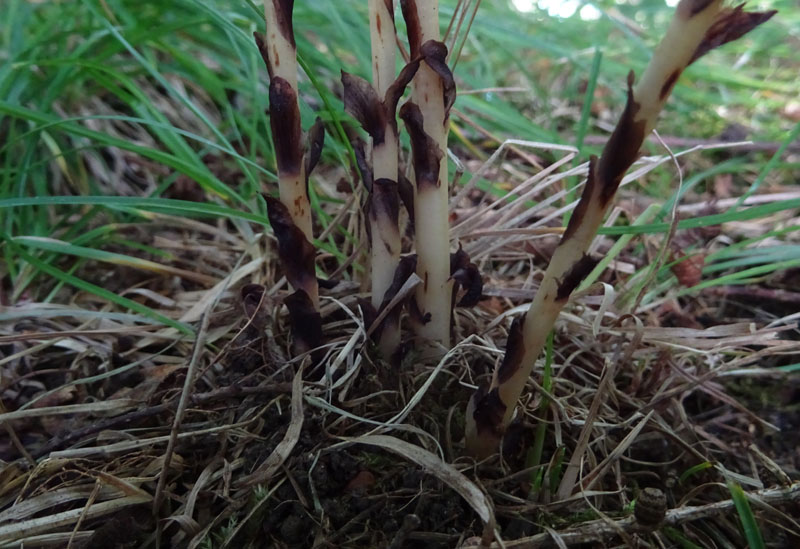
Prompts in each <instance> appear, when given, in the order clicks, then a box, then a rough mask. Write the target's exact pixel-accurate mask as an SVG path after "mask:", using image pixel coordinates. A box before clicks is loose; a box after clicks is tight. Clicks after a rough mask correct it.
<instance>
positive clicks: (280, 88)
mask: <svg viewBox="0 0 800 549" xmlns="http://www.w3.org/2000/svg"><path fill="white" fill-rule="evenodd" d="M269 113H270V119H269V125H270V128H271V129H272V141H273V142H274V143H275V160H276V162H277V164H278V172H279V173H281V174H297V173H300V166H301V162H302V161H303V147H302V139H303V130H302V127H301V126H300V108H299V107H298V106H297V94H296V93H295V91H294V89H293V88H292V86H291V84H289V82H287V81H286V80H285V79H284V78H281V77H280V76H275V77H274V78H272V80H271V81H270V83H269Z"/></svg>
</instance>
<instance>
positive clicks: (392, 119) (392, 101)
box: [383, 59, 419, 133]
mask: <svg viewBox="0 0 800 549" xmlns="http://www.w3.org/2000/svg"><path fill="white" fill-rule="evenodd" d="M418 69H419V59H417V60H412V61H411V62H410V63H408V64H407V65H406V66H405V67H403V69H402V70H401V71H400V74H398V75H397V78H395V80H394V82H392V83H391V85H390V86H389V87H388V88H387V89H386V95H385V96H384V98H383V104H384V106H385V107H386V116H387V119H388V121H389V124H390V125H391V126H392V129H393V130H394V132H395V133H397V118H396V117H397V114H396V113H397V103H398V102H399V101H400V98H401V97H403V93H405V90H406V87H407V86H408V84H409V83H410V82H411V80H412V79H413V78H414V75H415V74H417V70H418Z"/></svg>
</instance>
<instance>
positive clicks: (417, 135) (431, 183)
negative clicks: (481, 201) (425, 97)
mask: <svg viewBox="0 0 800 549" xmlns="http://www.w3.org/2000/svg"><path fill="white" fill-rule="evenodd" d="M400 118H402V119H403V121H404V122H405V123H406V128H407V129H408V134H409V136H410V137H411V158H412V162H413V163H414V174H415V175H416V178H417V188H418V189H424V188H426V187H429V188H430V187H438V186H439V162H441V160H442V157H443V152H442V150H441V149H440V148H439V145H438V144H437V143H436V141H435V140H434V139H433V138H432V137H431V136H430V135H428V134H427V133H426V132H425V130H424V129H423V125H422V112H421V111H420V110H419V106H417V104H416V103H412V102H411V101H409V102H408V103H406V104H405V105H403V106H402V107H401V108H400Z"/></svg>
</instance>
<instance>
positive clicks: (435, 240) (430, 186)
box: [400, 0, 455, 347]
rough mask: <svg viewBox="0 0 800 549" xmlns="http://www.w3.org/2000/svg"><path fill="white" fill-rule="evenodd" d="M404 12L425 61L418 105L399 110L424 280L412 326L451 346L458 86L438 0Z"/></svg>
mask: <svg viewBox="0 0 800 549" xmlns="http://www.w3.org/2000/svg"><path fill="white" fill-rule="evenodd" d="M401 7H402V9H403V17H404V18H405V20H406V25H407V27H408V41H409V46H410V51H411V58H412V59H417V58H421V59H423V61H424V62H422V63H421V64H420V67H419V70H418V71H417V74H416V76H415V77H414V81H413V94H412V96H413V101H414V103H406V105H404V106H403V108H402V109H401V111H400V116H401V118H403V120H404V121H405V122H406V125H407V126H408V128H409V133H410V134H411V140H412V155H413V159H414V176H415V182H416V188H415V196H414V222H415V234H416V248H417V275H419V277H420V278H421V279H422V284H420V285H419V287H418V289H417V294H416V309H417V311H415V314H413V315H412V322H413V323H414V328H415V331H416V333H417V335H419V336H422V337H424V338H426V339H429V340H432V341H436V342H438V343H440V344H441V345H444V346H445V347H449V346H450V307H451V293H452V287H453V285H452V281H451V280H450V266H449V257H450V235H449V228H450V227H449V220H448V197H449V187H448V179H447V133H448V126H447V124H448V114H449V111H450V107H451V106H452V103H453V101H454V100H455V83H454V81H453V76H452V73H451V72H450V69H448V68H447V65H446V61H445V60H446V55H447V48H446V47H445V46H444V44H443V43H442V42H440V40H439V6H438V0H401ZM415 134H416V135H415ZM422 147H424V148H425V149H426V150H422V149H421V148H422ZM422 157H425V158H424V162H421V159H422Z"/></svg>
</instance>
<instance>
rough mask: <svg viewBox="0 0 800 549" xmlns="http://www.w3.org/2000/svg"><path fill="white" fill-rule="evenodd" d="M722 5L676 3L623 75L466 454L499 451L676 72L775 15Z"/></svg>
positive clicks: (481, 402) (480, 398)
mask: <svg viewBox="0 0 800 549" xmlns="http://www.w3.org/2000/svg"><path fill="white" fill-rule="evenodd" d="M722 3H723V2H722V0H682V1H681V3H680V4H679V5H678V7H677V9H676V12H675V17H674V18H673V20H672V23H671V25H670V27H669V29H668V30H667V33H666V35H665V37H664V39H663V40H662V41H661V44H660V45H659V46H658V48H657V49H656V51H655V52H654V54H653V57H652V59H651V61H650V64H649V65H648V67H647V70H646V71H645V73H644V75H643V76H642V79H641V81H640V82H639V83H638V84H637V86H636V87H635V88H634V87H633V82H634V77H633V72H631V73H629V75H628V101H627V103H626V106H625V110H624V111H623V113H622V116H621V118H620V120H619V122H618V123H617V127H616V128H615V130H614V133H613V134H612V135H611V138H610V139H609V140H608V143H607V144H606V146H605V148H604V149H603V153H602V155H601V156H600V159H599V160H597V159H596V158H592V159H591V162H590V165H589V175H588V178H587V180H586V186H585V187H584V191H583V195H582V196H581V200H580V202H579V203H578V206H577V207H576V208H575V213H574V215H573V216H572V217H571V219H570V222H569V224H568V225H567V230H566V232H565V233H564V235H563V237H562V238H561V242H560V243H559V245H558V248H557V249H556V251H555V253H554V254H553V258H552V260H551V261H550V264H549V265H548V267H547V270H546V271H545V274H544V278H543V280H542V283H541V285H540V287H539V291H537V292H536V296H535V297H534V300H533V302H532V303H531V306H530V308H529V310H528V313H527V315H526V316H525V317H523V318H517V319H515V320H514V322H513V324H512V326H511V329H510V331H509V337H508V343H507V349H506V355H505V357H504V359H503V362H502V363H501V365H500V366H499V368H496V369H495V371H494V374H493V376H492V381H491V385H490V386H489V387H488V388H487V387H485V386H484V387H481V389H479V390H478V391H477V392H476V393H475V395H473V398H472V399H471V400H470V403H469V406H468V410H467V424H466V442H467V448H468V450H469V451H470V452H471V453H473V454H475V455H478V456H485V455H488V454H490V453H492V452H494V451H495V450H496V449H497V447H498V444H499V441H500V438H501V437H502V434H503V431H504V429H505V426H506V425H508V423H509V421H510V420H511V417H512V415H513V413H514V406H515V404H516V402H517V400H518V399H519V397H520V395H521V394H522V391H523V390H524V389H525V383H526V381H527V379H528V377H529V376H530V373H531V370H532V369H533V365H534V363H535V361H536V359H537V358H538V357H539V355H540V354H541V350H542V347H543V346H544V342H545V340H546V338H547V334H548V333H549V332H550V330H552V328H553V325H554V324H555V321H556V318H557V317H558V315H559V313H560V312H561V309H562V308H563V307H564V305H566V303H567V301H568V300H569V297H570V295H571V294H572V292H573V290H574V289H575V288H576V287H577V286H578V285H579V284H580V282H581V281H582V280H583V279H584V278H585V277H586V275H587V274H589V272H591V271H592V269H593V268H594V265H595V264H596V261H595V260H594V259H592V258H591V257H590V256H589V255H587V254H586V250H587V249H588V248H589V245H590V244H591V242H592V240H593V239H594V236H595V235H596V233H597V229H598V227H599V226H600V224H601V223H602V221H603V217H604V216H605V213H606V211H607V210H608V207H609V206H610V204H611V202H612V201H613V198H614V194H615V193H616V191H617V188H618V187H619V184H620V182H621V181H622V177H623V176H624V175H625V172H627V170H628V168H630V166H631V165H632V164H633V162H634V160H636V157H637V154H638V151H639V149H640V147H641V146H642V142H643V141H644V138H645V137H646V136H647V135H648V134H649V133H650V131H651V130H652V129H653V128H654V126H655V123H656V118H657V117H658V114H659V112H660V111H661V108H662V107H663V106H664V103H665V101H666V100H667V98H668V97H669V94H670V92H671V91H672V87H673V86H674V85H675V82H676V81H677V80H678V77H679V76H680V74H681V73H682V72H683V70H684V69H685V68H686V67H687V66H688V65H690V64H691V63H692V62H694V61H695V60H697V59H698V58H699V57H700V56H702V55H703V54H705V53H707V52H708V51H710V50H711V49H713V48H715V47H717V46H720V45H722V44H724V43H726V42H729V41H731V40H735V39H737V38H739V37H741V36H742V35H744V34H746V33H747V32H748V31H750V30H752V29H753V28H755V27H756V26H758V25H759V24H761V23H763V22H764V21H766V20H767V19H769V18H770V17H772V15H774V13H775V12H774V11H772V12H765V13H748V12H745V11H743V9H742V6H738V7H736V8H733V9H723V7H722Z"/></svg>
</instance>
